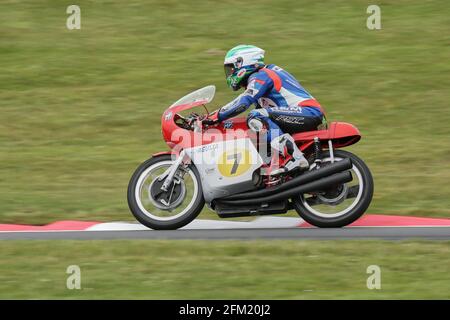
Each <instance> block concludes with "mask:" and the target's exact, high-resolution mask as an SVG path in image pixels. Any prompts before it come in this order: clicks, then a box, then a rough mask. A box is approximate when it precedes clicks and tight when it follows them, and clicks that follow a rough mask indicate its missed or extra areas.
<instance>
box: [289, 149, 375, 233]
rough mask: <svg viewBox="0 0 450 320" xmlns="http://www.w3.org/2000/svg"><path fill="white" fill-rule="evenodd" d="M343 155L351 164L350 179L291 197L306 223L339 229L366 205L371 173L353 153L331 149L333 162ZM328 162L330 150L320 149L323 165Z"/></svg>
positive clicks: (368, 202)
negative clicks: (332, 150)
mask: <svg viewBox="0 0 450 320" xmlns="http://www.w3.org/2000/svg"><path fill="white" fill-rule="evenodd" d="M345 158H350V159H351V160H352V163H353V167H352V168H351V169H350V170H349V171H350V172H351V174H352V177H353V180H352V181H351V182H349V183H345V184H340V185H336V186H330V188H329V189H327V190H322V191H320V192H314V193H311V194H302V195H299V196H298V197H295V198H293V199H292V200H293V201H292V202H293V206H294V209H295V210H296V211H297V213H298V214H299V215H300V217H302V218H303V219H305V221H306V222H308V223H310V224H312V225H314V226H317V227H321V228H340V227H344V226H346V225H348V224H350V223H352V222H354V221H355V220H357V219H358V218H359V217H361V216H362V215H363V214H364V212H365V211H366V210H367V208H368V207H369V205H370V202H371V200H372V196H373V188H374V187H373V178H372V174H371V173H370V171H369V168H368V167H367V165H366V164H365V163H364V162H363V161H362V160H361V159H360V158H358V157H357V156H356V155H354V154H352V153H350V152H347V151H343V150H335V151H334V161H340V160H343V159H345ZM330 163H331V158H330V153H329V152H328V151H326V152H323V159H322V167H323V166H326V165H327V164H330Z"/></svg>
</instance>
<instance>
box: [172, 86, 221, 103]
mask: <svg viewBox="0 0 450 320" xmlns="http://www.w3.org/2000/svg"><path fill="white" fill-rule="evenodd" d="M215 93H216V87H215V86H207V87H204V88H201V89H198V90H196V91H194V92H191V93H189V94H188V95H185V96H184V97H183V98H181V99H179V100H177V101H176V102H175V103H173V104H172V105H171V106H170V107H173V106H179V105H183V104H191V103H195V102H199V101H204V102H205V104H206V103H209V102H211V101H212V99H213V98H214V94H215Z"/></svg>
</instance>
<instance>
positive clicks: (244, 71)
mask: <svg viewBox="0 0 450 320" xmlns="http://www.w3.org/2000/svg"><path fill="white" fill-rule="evenodd" d="M264 53H265V51H264V50H263V49H261V48H258V47H255V46H252V45H239V46H236V47H234V48H232V49H231V50H230V51H228V52H227V54H226V55H225V61H224V63H223V64H224V69H225V77H226V79H227V84H228V86H229V87H230V88H232V89H233V90H234V91H236V90H238V89H239V88H240V87H242V86H243V85H244V84H245V83H246V80H247V79H248V77H249V76H250V75H251V74H252V73H253V72H255V71H257V70H258V69H260V68H262V67H263V66H264Z"/></svg>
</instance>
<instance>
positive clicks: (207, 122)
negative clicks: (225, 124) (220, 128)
mask: <svg viewBox="0 0 450 320" xmlns="http://www.w3.org/2000/svg"><path fill="white" fill-rule="evenodd" d="M202 123H203V124H206V125H208V126H212V125H214V124H217V123H219V120H217V119H211V118H206V119H205V120H203V121H202Z"/></svg>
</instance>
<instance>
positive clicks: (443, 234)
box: [0, 227, 450, 240]
mask: <svg viewBox="0 0 450 320" xmlns="http://www.w3.org/2000/svg"><path fill="white" fill-rule="evenodd" d="M0 239H1V240H8V239H9V240H19V239H37V240H51V239H81V240H111V239H180V240H181V239H204V240H224V239H228V240H233V239H237V240H254V239H296V240H339V239H342V240H344V239H345V240H347V239H386V240H403V239H431V240H450V227H350V228H336V229H318V228H265V229H214V230H207V229H190V230H173V231H155V230H131V231H38V232H36V231H31V232H1V233H0Z"/></svg>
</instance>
